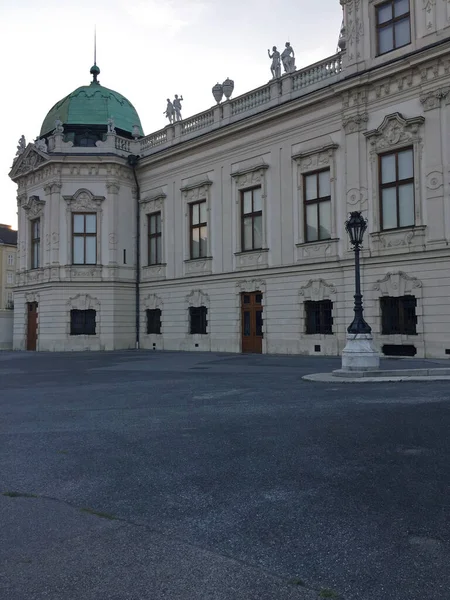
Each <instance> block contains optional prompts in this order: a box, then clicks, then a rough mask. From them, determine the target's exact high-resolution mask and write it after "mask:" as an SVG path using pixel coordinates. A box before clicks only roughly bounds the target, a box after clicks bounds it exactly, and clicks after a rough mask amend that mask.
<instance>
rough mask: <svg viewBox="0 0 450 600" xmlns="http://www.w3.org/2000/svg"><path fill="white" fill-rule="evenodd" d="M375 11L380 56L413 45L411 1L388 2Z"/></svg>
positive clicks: (397, 0) (392, 0)
mask: <svg viewBox="0 0 450 600" xmlns="http://www.w3.org/2000/svg"><path fill="white" fill-rule="evenodd" d="M375 10H376V28H377V54H378V55H380V54H386V52H391V51H392V50H395V49H396V48H401V47H402V46H406V45H408V44H410V43H411V17H410V12H409V0H388V2H383V3H382V4H379V5H378V6H377V7H376V9H375Z"/></svg>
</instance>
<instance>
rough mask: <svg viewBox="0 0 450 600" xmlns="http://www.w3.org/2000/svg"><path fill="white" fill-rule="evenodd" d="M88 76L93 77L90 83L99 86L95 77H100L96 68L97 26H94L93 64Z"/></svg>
mask: <svg viewBox="0 0 450 600" xmlns="http://www.w3.org/2000/svg"><path fill="white" fill-rule="evenodd" d="M90 74H91V75H92V77H93V79H92V83H98V84H100V82H99V81H98V80H97V77H98V76H99V75H100V69H99V68H98V67H97V25H95V26H94V64H93V66H92V67H91V70H90ZM92 83H91V85H92Z"/></svg>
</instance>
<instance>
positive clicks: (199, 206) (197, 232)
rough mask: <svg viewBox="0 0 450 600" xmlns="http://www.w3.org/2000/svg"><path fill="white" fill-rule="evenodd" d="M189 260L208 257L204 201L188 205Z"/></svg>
mask: <svg viewBox="0 0 450 600" xmlns="http://www.w3.org/2000/svg"><path fill="white" fill-rule="evenodd" d="M189 212H190V231H191V234H190V238H191V249H190V256H191V258H201V257H204V256H207V255H208V224H207V217H206V200H201V201H200V202H194V203H192V204H190V205H189Z"/></svg>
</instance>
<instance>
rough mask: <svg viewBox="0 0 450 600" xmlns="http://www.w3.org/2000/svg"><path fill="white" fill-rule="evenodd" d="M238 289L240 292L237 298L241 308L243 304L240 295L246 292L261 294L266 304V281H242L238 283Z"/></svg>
mask: <svg viewBox="0 0 450 600" xmlns="http://www.w3.org/2000/svg"><path fill="white" fill-rule="evenodd" d="M236 288H237V290H238V293H237V294H236V296H237V300H238V306H239V307H240V302H241V299H240V297H239V295H240V294H242V293H244V292H261V293H262V294H263V302H264V294H265V293H266V282H265V280H264V279H241V280H240V281H238V282H237V283H236Z"/></svg>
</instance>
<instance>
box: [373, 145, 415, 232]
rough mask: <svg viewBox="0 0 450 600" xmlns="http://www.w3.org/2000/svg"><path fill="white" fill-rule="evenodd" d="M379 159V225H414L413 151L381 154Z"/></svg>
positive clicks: (384, 227)
mask: <svg viewBox="0 0 450 600" xmlns="http://www.w3.org/2000/svg"><path fill="white" fill-rule="evenodd" d="M379 160H380V206H381V228H382V229H397V228H399V227H411V226H412V225H414V151H413V149H412V148H408V149H406V150H401V151H398V152H391V153H390V154H382V155H381V156H380V157H379Z"/></svg>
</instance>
